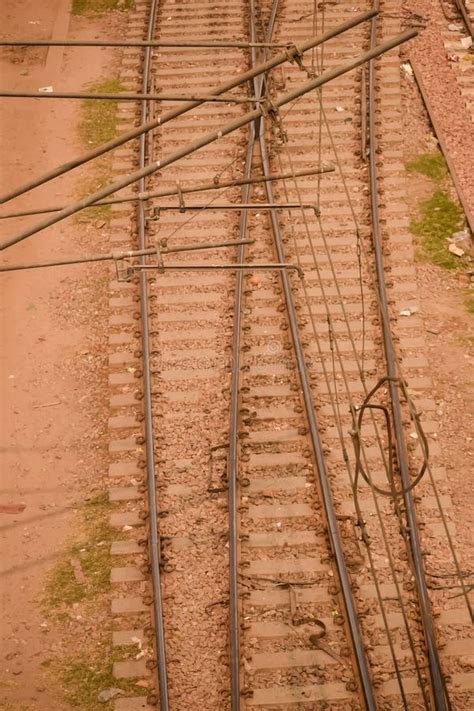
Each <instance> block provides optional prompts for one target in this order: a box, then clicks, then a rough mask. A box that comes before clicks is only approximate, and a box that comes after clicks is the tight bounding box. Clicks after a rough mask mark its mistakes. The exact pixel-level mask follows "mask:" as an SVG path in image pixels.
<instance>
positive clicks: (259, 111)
mask: <svg viewBox="0 0 474 711" xmlns="http://www.w3.org/2000/svg"><path fill="white" fill-rule="evenodd" d="M416 35H417V32H416V30H407V31H405V32H402V33H401V34H399V35H396V36H395V37H392V38H391V39H390V40H387V41H385V42H383V43H382V44H380V45H378V46H376V47H374V48H373V49H371V50H369V51H367V52H363V53H362V54H359V55H358V56H356V57H354V58H352V59H351V60H349V61H348V62H345V63H344V64H340V65H338V66H336V67H334V68H333V69H330V70H327V71H325V72H323V73H322V74H321V75H320V76H317V77H315V78H313V79H310V80H309V81H306V82H304V83H303V84H300V85H299V86H297V87H296V88H295V89H293V90H292V91H289V92H287V93H285V94H283V95H281V96H279V97H277V98H275V100H274V102H273V104H272V107H273V110H274V111H276V110H277V109H279V108H281V107H282V106H285V105H286V104H289V103H290V102H292V101H294V100H295V99H298V98H299V97H300V96H303V95H304V94H307V93H308V92H310V91H314V89H317V88H319V87H320V86H324V84H327V83H328V82H330V81H332V80H334V79H336V78H337V77H339V76H342V75H343V74H347V73H348V72H350V71H352V70H353V69H356V68H357V67H360V65H361V64H364V63H365V62H368V61H369V60H370V59H374V58H375V57H378V56H380V55H381V54H384V52H387V51H389V50H390V49H393V48H394V47H397V46H398V45H400V44H402V43H403V42H406V41H407V40H409V39H412V38H413V37H416ZM263 115H265V111H264V109H263V108H262V107H261V106H258V107H257V108H256V109H255V110H254V111H249V112H247V113H246V114H244V115H242V116H239V117H238V118H236V119H234V120H233V121H230V122H229V123H227V124H225V125H224V126H223V127H222V128H221V129H219V130H215V131H211V132H210V133H206V134H205V135H203V136H201V137H200V138H198V139H197V140H195V141H193V142H192V143H190V144H188V145H185V146H183V147H182V148H180V149H178V150H177V151H175V152H174V153H172V154H171V155H169V156H166V157H165V158H163V159H162V160H159V161H153V162H152V163H150V164H148V165H147V166H145V167H144V168H140V169H139V170H136V171H135V172H133V173H131V174H130V175H127V176H125V177H124V178H120V179H119V180H117V181H115V182H114V183H112V184H110V185H107V186H105V187H104V188H102V189H101V190H98V191H97V192H95V193H93V194H92V195H89V196H87V197H85V198H83V199H82V200H79V201H77V202H75V203H73V204H71V205H69V206H68V207H66V208H65V209H64V210H61V211H60V212H58V213H56V214H55V215H52V216H50V217H47V218H44V219H43V220H42V221H40V222H38V223H37V224H35V225H32V226H31V227H27V228H25V229H23V230H21V231H20V232H18V233H17V234H14V235H13V236H12V237H9V238H8V239H6V240H4V241H3V242H2V243H0V250H3V249H6V248H7V247H10V246H11V245H13V244H17V243H18V242H21V241H22V240H24V239H26V238H27V237H30V236H31V235H33V234H36V233H37V232H40V231H41V230H44V229H45V228H46V227H50V226H51V225H54V224H56V223H57V222H60V221H61V220H64V219H66V218H67V217H70V216H71V215H74V214H75V213H76V212H79V211H80V210H83V209H84V208H86V207H90V206H91V205H93V204H94V203H95V202H97V201H98V200H102V199H103V198H105V197H108V195H111V194H112V193H114V192H116V191H117V190H121V189H122V188H125V187H127V185H130V184H132V183H136V182H137V181H139V180H140V179H141V178H145V177H146V176H147V175H152V174H153V173H156V172H157V171H158V170H163V169H164V168H166V167H167V166H169V165H172V164H173V163H176V162H177V161H178V160H180V159H181V158H184V157H186V156H188V155H190V154H191V153H194V152H195V151H197V150H199V149H200V148H203V147H204V146H207V145H209V144H210V143H213V142H214V141H218V140H220V139H221V138H223V137H224V136H227V135H229V134H231V133H233V132H234V131H236V130H237V129H238V128H242V127H243V126H246V125H247V124H249V123H251V122H252V121H255V120H256V119H258V118H260V117H261V116H263Z"/></svg>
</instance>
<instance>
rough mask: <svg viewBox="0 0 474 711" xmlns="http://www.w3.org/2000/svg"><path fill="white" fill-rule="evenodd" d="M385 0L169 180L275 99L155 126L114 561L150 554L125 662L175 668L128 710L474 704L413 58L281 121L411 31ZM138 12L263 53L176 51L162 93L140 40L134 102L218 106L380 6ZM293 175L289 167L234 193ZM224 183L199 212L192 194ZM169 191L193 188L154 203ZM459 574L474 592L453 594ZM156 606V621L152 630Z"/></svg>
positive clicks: (125, 397) (114, 423)
mask: <svg viewBox="0 0 474 711" xmlns="http://www.w3.org/2000/svg"><path fill="white" fill-rule="evenodd" d="M377 9H378V6H377ZM380 9H381V10H382V11H383V13H385V15H383V16H382V19H376V18H374V19H372V20H371V22H370V23H367V22H366V23H365V24H355V23H354V26H353V27H352V29H350V31H347V32H345V33H343V34H340V35H338V36H337V37H334V38H333V39H330V40H328V41H326V42H325V43H324V44H323V45H321V46H320V47H318V48H316V49H314V50H312V51H310V52H307V53H306V54H304V55H298V56H297V57H296V59H297V61H293V62H292V63H285V64H282V65H280V66H279V67H278V68H277V69H275V70H274V71H272V72H270V73H268V74H267V75H265V76H255V77H254V78H253V80H252V82H251V86H250V87H248V90H249V91H250V92H251V95H252V96H253V97H254V98H255V99H256V105H258V103H259V101H260V99H261V97H262V96H266V97H267V98H270V100H271V102H273V103H268V102H267V103H266V104H265V110H264V111H263V112H262V115H261V116H260V117H259V118H258V119H257V120H256V121H254V122H253V123H251V124H250V128H247V127H245V126H243V127H241V128H239V129H238V130H236V131H233V132H232V133H231V134H230V135H229V136H225V137H221V136H218V140H216V141H213V142H210V143H209V145H206V146H203V147H202V148H201V149H200V150H198V151H190V152H189V154H188V155H186V156H185V157H183V158H181V159H180V160H177V161H176V162H174V163H173V164H172V165H168V166H165V168H164V169H160V166H159V165H158V164H156V161H161V160H162V157H163V156H164V157H166V156H168V155H171V154H173V153H175V152H176V151H177V150H178V149H179V148H180V147H181V146H182V145H183V144H192V143H193V141H196V140H197V139H199V138H200V137H201V136H202V135H203V134H206V133H208V132H209V133H215V132H218V131H220V130H221V127H222V126H225V125H226V124H228V123H229V122H230V121H231V120H233V119H235V118H236V116H239V115H240V116H242V115H244V114H245V112H246V111H247V110H249V107H247V106H245V104H237V105H235V104H233V103H232V102H231V101H229V102H205V103H202V104H201V105H198V103H199V102H196V106H195V107H194V109H193V111H188V112H187V113H183V114H182V115H178V113H179V111H178V107H179V106H182V104H181V103H179V102H177V103H176V104H172V106H171V108H172V109H176V115H175V117H174V118H173V120H169V121H167V122H166V123H165V124H164V125H162V126H160V125H156V126H155V127H154V129H153V130H151V131H149V132H147V133H146V134H144V133H142V134H141V136H140V137H139V140H138V144H139V145H138V169H139V170H140V169H143V168H145V166H146V165H150V164H152V163H155V164H156V166H157V169H155V171H154V172H153V174H152V173H150V175H149V176H145V175H143V176H142V178H141V179H140V181H139V182H137V186H138V187H137V189H138V191H139V192H140V193H141V194H142V195H143V196H144V197H145V199H141V200H139V201H138V205H137V208H136V211H135V210H134V211H133V212H132V211H131V210H130V209H128V208H126V207H125V208H124V206H123V204H121V203H118V204H115V205H114V206H113V209H114V211H115V217H114V219H113V220H112V223H111V226H112V227H113V229H114V238H113V240H114V245H115V246H117V247H120V248H122V247H125V246H128V247H129V246H130V232H129V224H130V220H132V222H133V228H132V236H133V238H134V240H135V244H133V247H134V248H138V249H140V250H143V249H145V248H147V247H149V246H154V247H155V248H156V257H155V259H154V261H153V268H152V269H151V268H150V267H151V266H152V264H151V263H150V259H149V258H148V257H145V256H143V257H141V258H140V261H139V263H136V264H135V265H134V270H135V278H134V280H132V281H130V280H125V281H124V280H123V278H122V276H123V274H122V273H121V272H120V270H119V271H118V272H117V274H116V275H115V276H116V277H118V278H114V279H113V280H112V282H111V290H112V297H111V308H112V315H111V338H110V344H111V347H112V348H114V349H116V350H115V353H114V354H113V355H112V357H111V361H110V362H111V368H112V370H114V371H115V372H113V373H112V374H111V381H110V382H111V386H112V388H114V389H115V390H114V392H113V395H112V398H111V407H112V408H113V417H112V418H111V421H110V428H111V431H112V432H113V433H114V435H113V439H112V442H111V447H110V450H111V457H112V459H113V463H112V466H111V476H112V478H115V479H117V477H118V481H119V482H120V483H121V484H122V486H119V487H114V489H113V491H112V500H113V501H115V502H121V503H120V506H121V507H122V509H121V512H120V513H116V514H114V516H115V518H114V519H113V522H114V523H115V525H117V526H125V527H126V529H127V530H130V535H129V538H127V540H124V541H122V542H119V543H116V544H114V550H113V552H114V553H116V554H117V555H119V556H127V558H126V560H127V562H126V563H125V562H124V564H123V565H122V566H119V565H118V566H117V568H115V569H114V571H113V572H112V579H113V580H114V581H115V582H116V583H117V589H118V591H119V592H118V597H117V600H116V601H115V603H114V605H113V611H114V613H115V615H116V616H117V619H118V621H119V622H120V625H121V627H120V630H119V631H117V632H116V633H115V637H114V640H115V643H116V645H117V646H118V647H122V646H124V645H125V646H127V645H130V644H131V643H133V644H136V643H137V640H138V644H139V647H140V650H145V654H144V655H142V654H140V655H139V657H140V658H139V659H138V660H137V659H136V660H133V661H131V662H129V663H127V662H121V663H120V664H121V665H122V666H120V664H119V665H118V666H117V665H116V669H115V671H116V673H117V675H118V676H128V677H132V678H133V677H135V676H137V675H138V674H142V673H144V671H145V668H146V665H145V658H146V657H147V656H148V657H149V662H151V666H153V667H156V669H157V673H156V678H157V687H156V695H154V694H152V695H149V697H148V700H147V701H145V700H144V697H136V698H130V699H120V700H119V701H118V702H116V709H117V711H125V710H127V711H129V710H130V709H135V708H146V704H147V703H148V702H149V703H150V704H153V703H156V702H157V703H159V707H160V709H162V711H166V709H168V708H176V709H178V708H180V709H185V708H189V704H190V699H192V700H193V701H192V704H193V706H195V707H196V708H203V709H222V708H231V709H232V711H237V709H240V708H247V707H249V708H250V707H260V708H264V709H277V708H282V707H286V708H295V709H297V708H327V709H339V708H343V707H346V708H347V707H348V706H349V708H353V709H357V708H361V709H362V708H365V709H387V710H388V709H464V708H466V709H467V708H469V704H470V703H471V702H472V680H473V679H472V677H473V674H472V672H469V673H464V669H465V666H463V662H462V659H464V657H465V656H466V655H467V654H469V644H470V639H469V637H470V635H471V634H472V633H471V627H470V625H471V622H472V609H471V607H470V602H469V599H468V593H469V590H468V586H467V585H466V584H465V582H464V575H465V574H464V572H463V570H462V566H461V563H460V561H458V559H457V557H456V553H455V545H454V534H453V529H452V524H451V521H450V517H451V514H450V513H449V505H450V500H449V496H447V495H446V494H445V493H443V492H444V489H443V478H444V472H443V470H442V468H441V466H440V464H439V460H440V454H441V453H440V451H439V447H437V443H436V437H435V436H434V435H436V434H437V433H436V422H435V420H434V416H433V419H432V420H430V419H428V418H427V417H424V418H423V420H420V418H419V415H418V408H420V407H421V408H422V409H424V410H425V411H428V412H430V411H431V410H432V409H434V408H433V405H432V401H430V398H429V387H430V384H429V378H427V376H426V363H425V361H424V357H423V354H422V350H423V341H422V339H420V337H419V336H418V331H419V330H420V329H421V328H422V324H421V322H420V321H419V320H418V318H417V317H416V316H415V317H414V318H410V320H407V319H405V320H404V318H403V317H401V316H400V311H403V310H404V309H405V311H406V310H407V309H409V310H410V309H412V308H414V307H415V305H416V304H415V302H416V285H415V281H414V268H413V266H412V263H411V262H412V251H411V239H410V237H409V235H408V233H407V230H406V219H405V218H404V206H403V190H404V186H403V179H402V178H401V176H400V161H399V155H400V140H401V139H400V136H399V134H398V130H399V128H400V126H401V123H400V113H399V108H400V102H399V92H400V87H399V83H400V73H399V72H400V70H399V63H400V62H399V56H398V51H397V49H394V50H392V51H391V52H389V53H387V54H386V55H384V56H383V57H382V58H381V59H380V60H376V61H377V63H375V60H372V62H371V63H370V64H369V66H368V68H365V67H363V68H362V69H356V70H355V71H352V72H350V73H344V74H342V75H341V76H339V77H337V78H335V79H334V80H333V81H331V82H329V83H328V84H325V85H324V87H322V88H320V89H319V90H318V89H317V90H316V91H313V92H311V93H308V94H306V95H304V96H301V97H299V98H296V100H294V101H293V102H290V103H289V104H288V105H287V106H282V107H281V108H280V109H279V110H275V106H276V102H277V98H276V97H278V96H279V95H281V94H282V92H287V91H291V90H292V89H294V88H295V87H296V86H298V85H300V84H301V83H302V82H303V81H306V80H311V79H312V78H314V77H315V76H317V75H320V74H321V73H323V72H324V71H327V70H332V69H334V68H335V67H336V66H339V65H341V63H343V62H345V61H347V60H348V59H349V58H351V57H353V56H354V54H356V53H360V52H361V51H362V50H364V49H367V48H371V47H373V46H374V45H375V44H376V42H377V41H379V42H380V41H381V37H382V35H383V36H384V37H386V36H393V35H395V34H397V32H398V31H399V27H398V25H399V21H398V20H396V19H394V18H396V7H395V3H394V2H391V0H385V1H384V2H382V3H381V7H380ZM136 16H137V19H136V23H135V27H134V26H133V25H132V27H131V33H130V39H134V38H136V39H139V40H141V39H146V40H147V41H151V40H155V39H158V40H165V41H167V40H174V39H175V38H176V36H177V33H178V32H179V37H180V41H181V42H183V44H186V42H189V43H192V41H193V40H195V39H196V36H197V35H198V36H199V39H200V40H201V41H202V42H213V41H222V40H223V41H227V40H228V41H229V42H231V41H233V40H235V38H236V36H237V37H238V39H239V41H240V42H245V41H247V40H248V41H249V42H251V43H252V46H251V47H249V48H245V47H234V48H230V47H225V48H224V47H221V48H217V47H215V48H213V49H212V51H210V50H209V48H206V47H200V48H197V47H191V46H188V47H184V48H183V47H181V48H179V50H178V51H177V49H176V48H175V47H164V46H161V47H148V48H146V49H145V50H144V64H143V77H142V79H141V81H140V85H139V86H136V85H134V83H135V81H136V66H135V64H136V54H133V53H132V50H127V51H126V52H125V53H124V79H125V80H126V81H127V79H128V80H129V82H130V87H129V88H130V89H131V90H135V91H140V92H141V93H142V94H146V93H150V94H153V95H156V94H157V93H158V92H162V93H165V94H173V93H183V94H186V95H194V96H196V95H208V94H209V93H210V90H209V87H210V86H212V85H213V84H221V83H224V82H225V81H226V80H227V79H228V77H230V76H232V75H234V74H236V73H241V72H244V71H246V70H247V69H248V68H249V67H250V68H251V69H252V68H254V67H255V66H256V65H258V64H261V63H262V62H264V61H266V60H267V59H268V58H269V57H270V56H272V53H274V52H276V51H278V49H271V48H269V47H264V46H263V45H264V44H267V45H271V44H272V42H275V43H276V44H277V45H278V46H279V47H280V46H281V45H284V44H286V43H288V42H289V41H290V42H291V43H296V46H297V47H298V45H299V44H300V43H301V42H302V41H303V40H306V39H307V38H308V37H314V36H316V35H318V34H319V35H320V34H322V33H324V32H325V31H326V30H327V29H328V28H334V27H336V26H340V25H342V23H347V22H349V21H350V20H351V18H353V17H354V8H353V6H352V5H351V4H350V3H348V2H342V3H337V4H331V3H328V4H324V5H322V6H321V7H319V6H318V7H314V6H313V4H312V3H303V4H301V3H300V4H298V5H295V4H294V3H285V4H283V3H282V4H280V3H279V2H278V1H277V0H275V1H274V2H273V4H271V5H270V3H269V2H262V4H261V5H257V4H254V2H253V0H252V1H251V2H250V4H249V5H247V4H246V3H243V2H239V1H238V0H232V2H230V3H227V4H225V5H218V6H217V5H212V4H210V3H208V2H205V1H204V0H198V1H197V2H193V3H181V2H174V1H173V0H162V1H161V2H160V3H158V2H155V0H152V2H151V4H150V5H149V6H148V5H145V4H144V5H142V6H140V8H137V12H136ZM145 18H146V19H147V30H146V34H145V36H144V35H143V27H142V25H140V22H141V21H142V20H144V19H145ZM366 19H368V18H366ZM377 35H379V37H377ZM293 58H294V57H293ZM127 66H130V69H129V70H128V69H127V68H126V67H127ZM127 72H129V75H128V74H127ZM244 93H245V88H244V89H240V97H241V98H242V96H243V94H244ZM120 111H121V114H122V115H123V116H124V117H125V121H126V123H128V124H132V122H133V121H134V120H136V119H139V121H140V123H141V124H144V123H145V122H146V121H153V120H156V118H157V117H158V116H160V115H161V114H163V108H162V104H161V103H160V102H157V101H156V100H155V99H153V100H142V102H141V109H140V114H139V115H137V114H136V112H135V110H134V109H133V108H130V105H128V104H123V105H120ZM378 117H381V121H378V120H377V119H378ZM380 156H381V157H382V158H383V162H382V161H381V160H380ZM132 160H133V161H134V162H135V161H136V153H134V152H133V151H132V149H131V148H121V149H120V152H117V153H116V163H115V165H116V167H117V170H118V171H120V172H123V169H124V166H125V167H126V168H127V171H128V172H130V170H131V168H132V166H131V165H130V162H131V161H132ZM331 166H334V168H335V170H333V171H332V170H331ZM135 167H136V163H135V165H134V166H133V168H135ZM402 167H403V166H402ZM318 170H319V172H318ZM311 171H313V172H312V174H311ZM304 173H306V175H304ZM272 174H276V175H280V176H281V175H286V176H287V177H286V178H285V179H280V180H275V181H267V182H264V181H263V180H262V181H260V182H257V183H254V184H249V185H247V186H244V187H243V188H242V187H240V186H236V185H232V184H231V185H230V186H229V187H228V188H224V187H222V185H223V184H224V183H225V182H226V181H227V182H230V183H231V182H232V181H233V180H235V179H239V178H241V177H242V176H243V178H244V180H247V179H249V178H251V177H254V178H255V176H264V177H267V178H268V176H270V175H272ZM212 182H214V183H215V188H216V189H215V190H214V191H212V192H211V193H210V192H208V191H206V192H205V193H204V198H203V199H202V200H201V201H200V202H199V204H198V203H197V200H195V199H194V197H189V196H188V193H187V190H188V189H189V188H190V186H192V185H193V184H196V183H212ZM219 186H221V187H219ZM156 190H161V191H163V192H165V191H168V192H169V193H170V194H171V193H172V192H173V191H174V192H175V193H176V195H175V196H173V197H169V198H167V197H161V198H160V200H159V203H156V202H152V201H151V200H150V199H147V198H146V194H148V193H150V192H153V191H156ZM381 196H383V197H381ZM371 198H372V199H371ZM230 203H233V204H234V206H235V205H236V204H237V205H239V204H240V209H237V210H235V209H233V208H232V207H231V206H230ZM242 205H244V206H246V207H245V208H242ZM282 206H283V207H282ZM229 240H231V241H234V242H235V243H236V245H238V246H233V247H229V246H225V245H227V243H228V242H229ZM180 245H184V246H186V245H187V246H188V247H190V246H194V247H199V248H200V251H197V252H195V251H191V250H188V251H183V252H180V253H179V254H177V255H175V257H174V258H173V263H174V265H175V267H176V269H175V270H171V269H168V268H167V267H168V257H167V256H166V250H167V249H169V248H176V247H177V246H180ZM219 245H224V246H219ZM201 250H202V251H201ZM162 260H164V261H162ZM244 263H245V265H246V269H245V271H242V270H240V269H238V268H237V269H236V267H235V265H236V264H238V265H242V264H244ZM197 264H199V266H200V269H194V267H195V266H196V265H197ZM224 267H232V268H231V269H224ZM302 274H304V278H302ZM386 282H388V283H386ZM138 324H140V329H138V328H137V325H138ZM138 358H140V359H141V365H140V366H138V361H137V359H138ZM140 377H141V378H142V385H141V386H140V387H138V386H137V382H138V381H137V378H140ZM137 420H139V421H140V422H141V423H142V424H141V425H137ZM138 430H141V432H139V433H138V438H137V436H136V434H137V431H138ZM143 471H145V476H143ZM130 479H132V486H130V485H129V486H123V484H125V483H126V482H130ZM415 485H416V489H415V488H414V487H415ZM145 493H146V496H147V504H146V511H145V512H144V514H143V515H142V516H141V517H140V516H137V515H136V512H135V508H136V501H137V500H140V497H141V496H142V495H145ZM447 511H448V513H447ZM143 522H145V527H146V536H145V539H146V540H145V543H146V551H147V554H146V556H145V549H144V548H143V545H142V544H143V540H142V539H143V535H142V533H141V532H140V531H141V530H142V525H143ZM446 541H447V542H446ZM429 554H431V555H429ZM128 556H132V558H133V557H134V558H135V560H139V561H140V563H138V564H134V565H131V564H130V563H129V561H130V558H128ZM427 557H428V562H427ZM124 560H125V559H124ZM145 560H148V563H146V562H145ZM438 575H439V576H442V578H441V579H442V580H446V579H447V580H449V582H450V583H452V584H453V585H454V584H456V585H458V586H459V587H460V591H461V595H460V596H459V597H454V598H453V597H448V594H449V587H446V588H445V587H443V586H439V589H435V582H436V579H437V576H438ZM148 581H149V582H148ZM137 585H139V586H140V590H141V592H142V593H143V592H145V599H144V600H141V599H140V598H138V597H136V596H134V593H133V591H135V590H136V586H137ZM148 603H149V604H150V606H151V609H152V611H153V629H152V634H151V635H150V630H149V629H148V631H147V630H146V629H144V628H143V626H140V625H139V624H136V623H133V624H132V626H130V623H129V619H130V618H129V615H133V616H137V617H136V618H135V617H133V618H132V619H136V620H141V619H142V618H143V616H144V615H145V614H146V611H147V609H148ZM131 627H132V628H131ZM471 641H472V640H471Z"/></svg>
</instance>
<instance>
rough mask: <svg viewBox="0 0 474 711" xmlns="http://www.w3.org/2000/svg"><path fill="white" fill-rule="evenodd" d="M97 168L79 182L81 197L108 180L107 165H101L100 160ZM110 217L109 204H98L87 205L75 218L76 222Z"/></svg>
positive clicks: (103, 185)
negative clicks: (93, 172)
mask: <svg viewBox="0 0 474 711" xmlns="http://www.w3.org/2000/svg"><path fill="white" fill-rule="evenodd" d="M97 169H98V172H97V173H96V175H93V176H92V177H91V178H88V179H87V180H84V181H83V182H81V184H80V188H79V194H80V197H81V198H83V197H86V196H87V195H90V194H91V193H94V192H96V190H100V189H101V188H103V187H105V186H106V185H108V183H109V182H110V180H109V176H108V174H107V167H106V166H105V165H104V166H103V167H102V166H101V164H100V162H98V163H97ZM111 217H112V206H111V205H98V206H97V207H88V208H86V209H85V210H81V212H80V213H78V214H77V215H76V220H77V222H90V221H91V220H97V219H102V220H110V218H111Z"/></svg>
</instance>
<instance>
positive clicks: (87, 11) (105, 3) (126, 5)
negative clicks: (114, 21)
mask: <svg viewBox="0 0 474 711" xmlns="http://www.w3.org/2000/svg"><path fill="white" fill-rule="evenodd" d="M133 5H134V3H133V0H72V14H73V15H103V14H105V13H106V12H111V11H112V10H120V11H122V12H124V11H126V10H130V9H131V8H132V7H133Z"/></svg>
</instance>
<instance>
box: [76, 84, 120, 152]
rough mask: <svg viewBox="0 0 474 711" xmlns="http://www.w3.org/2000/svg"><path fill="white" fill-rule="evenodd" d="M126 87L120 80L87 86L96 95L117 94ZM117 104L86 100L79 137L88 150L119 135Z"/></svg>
mask: <svg viewBox="0 0 474 711" xmlns="http://www.w3.org/2000/svg"><path fill="white" fill-rule="evenodd" d="M123 89H124V87H123V85H122V82H121V81H120V79H104V80H102V81H98V82H94V83H93V84H89V85H88V86H87V91H89V92H91V93H95V94H117V93H119V92H121V91H123ZM117 103H118V101H116V100H114V99H84V100H83V101H82V116H81V120H80V122H79V135H80V137H81V141H82V143H83V144H84V146H85V147H86V148H96V147H97V146H99V145H100V144H101V143H106V142H107V141H110V140H112V138H114V137H115V136H116V135H117Z"/></svg>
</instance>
